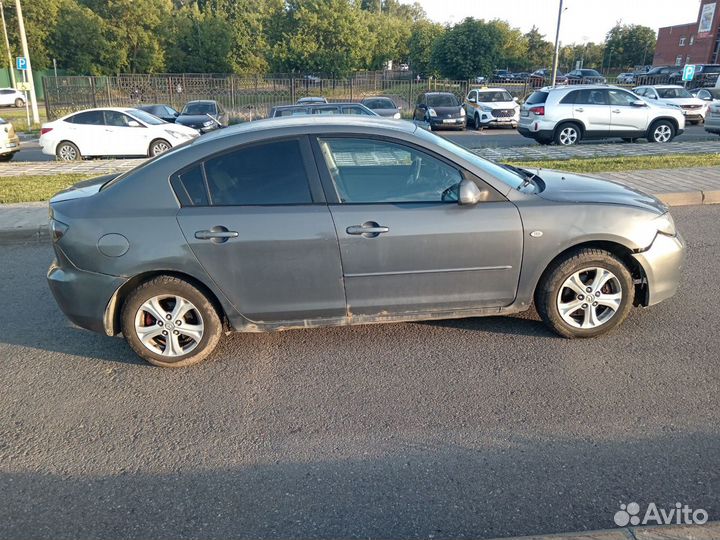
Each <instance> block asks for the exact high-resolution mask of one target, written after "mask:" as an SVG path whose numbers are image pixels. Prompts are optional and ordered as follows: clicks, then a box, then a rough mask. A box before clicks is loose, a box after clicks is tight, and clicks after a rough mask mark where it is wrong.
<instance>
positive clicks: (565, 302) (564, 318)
mask: <svg viewBox="0 0 720 540" xmlns="http://www.w3.org/2000/svg"><path fill="white" fill-rule="evenodd" d="M633 297H634V288H633V280H632V276H631V275H630V271H629V270H628V269H627V267H626V266H625V264H623V262H622V261H621V260H620V259H618V258H617V257H616V256H615V255H613V254H612V253H610V252H608V251H604V250H599V249H588V248H585V249H579V250H576V251H573V252H571V253H569V254H567V255H566V256H564V257H562V258H560V259H558V260H556V261H555V262H553V263H552V264H551V265H550V267H549V268H548V269H547V270H546V271H545V273H544V274H543V277H542V278H541V280H540V283H539V285H538V288H537V290H536V291H535V305H536V308H537V311H538V313H539V314H540V317H541V318H542V319H543V321H544V322H545V324H546V325H547V326H548V327H549V328H550V329H551V330H552V331H553V332H555V333H556V334H558V335H560V336H562V337H566V338H587V337H595V336H598V335H600V334H604V333H606V332H609V331H610V330H612V329H613V328H615V327H616V326H618V325H619V324H621V323H622V322H623V320H624V319H625V317H627V315H628V313H629V311H630V308H632V302H633Z"/></svg>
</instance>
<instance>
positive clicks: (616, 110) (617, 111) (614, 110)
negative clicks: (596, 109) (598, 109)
mask: <svg viewBox="0 0 720 540" xmlns="http://www.w3.org/2000/svg"><path fill="white" fill-rule="evenodd" d="M612 112H614V113H619V112H620V109H613V110H612Z"/></svg>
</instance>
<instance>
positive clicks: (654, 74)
mask: <svg viewBox="0 0 720 540" xmlns="http://www.w3.org/2000/svg"><path fill="white" fill-rule="evenodd" d="M677 73H678V67H677V66H657V67H654V68H652V69H651V70H649V71H648V72H646V73H639V74H638V75H637V77H635V84H637V85H638V86H647V85H652V84H667V83H671V82H672V83H673V84H674V83H675V81H674V80H672V79H675V77H676V75H677Z"/></svg>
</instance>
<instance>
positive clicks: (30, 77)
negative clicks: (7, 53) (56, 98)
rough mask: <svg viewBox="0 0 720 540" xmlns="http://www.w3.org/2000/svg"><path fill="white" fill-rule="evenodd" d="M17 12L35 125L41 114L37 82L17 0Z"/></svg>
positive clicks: (18, 0) (38, 121) (20, 8)
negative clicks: (36, 90)
mask: <svg viewBox="0 0 720 540" xmlns="http://www.w3.org/2000/svg"><path fill="white" fill-rule="evenodd" d="M15 7H16V11H17V20H18V27H19V29H20V44H21V45H22V52H23V56H24V57H25V62H26V64H25V65H26V67H27V69H26V70H25V71H26V75H27V82H28V83H29V84H30V97H31V98H32V99H31V101H32V103H31V105H32V117H33V122H34V123H35V124H39V123H40V113H39V112H38V106H37V98H36V97H35V81H34V80H33V74H32V66H31V64H30V53H29V52H28V44H27V36H26V35H25V21H24V20H23V14H22V6H21V5H20V0H15Z"/></svg>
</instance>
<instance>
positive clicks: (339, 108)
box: [270, 102, 379, 118]
mask: <svg viewBox="0 0 720 540" xmlns="http://www.w3.org/2000/svg"><path fill="white" fill-rule="evenodd" d="M308 114H322V115H328V114H359V115H365V116H379V115H378V114H377V113H375V112H374V111H372V110H370V109H368V108H367V107H366V106H365V105H362V104H360V103H353V102H349V103H314V104H312V103H311V104H305V105H278V106H277V107H273V108H272V109H271V110H270V118H278V117H281V116H306V115H308Z"/></svg>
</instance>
